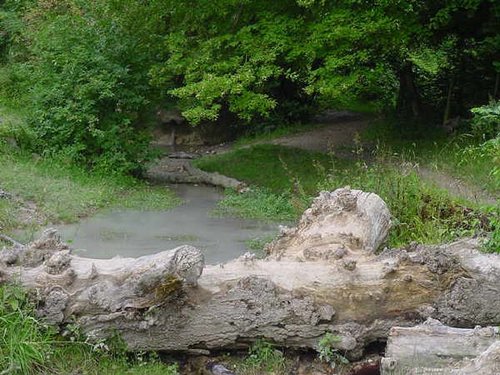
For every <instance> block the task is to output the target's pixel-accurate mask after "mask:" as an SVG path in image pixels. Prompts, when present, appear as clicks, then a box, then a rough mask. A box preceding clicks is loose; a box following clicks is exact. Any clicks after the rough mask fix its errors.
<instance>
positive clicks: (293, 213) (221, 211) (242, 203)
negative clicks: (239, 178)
mask: <svg viewBox="0 0 500 375" xmlns="http://www.w3.org/2000/svg"><path fill="white" fill-rule="evenodd" d="M303 206H304V205H303V204H301V205H300V206H297V205H295V206H294V204H293V200H292V199H291V195H290V194H289V193H287V192H284V193H273V192H271V191H269V190H267V189H264V188H258V187H252V188H251V190H250V191H248V192H246V193H244V194H240V193H238V192H236V191H234V190H227V191H226V192H225V196H224V199H223V200H222V201H220V202H219V203H218V206H217V209H216V210H215V214H216V215H220V216H227V215H234V216H239V217H243V218H248V219H257V220H263V221H281V222H283V221H293V220H295V219H296V218H297V216H298V215H299V214H300V213H301V212H300V211H301V208H303Z"/></svg>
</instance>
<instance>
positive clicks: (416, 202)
mask: <svg viewBox="0 0 500 375" xmlns="http://www.w3.org/2000/svg"><path fill="white" fill-rule="evenodd" d="M198 166H200V167H201V168H202V169H205V170H209V171H217V172H219V173H222V174H225V175H228V176H231V177H235V178H237V179H240V180H243V181H245V182H247V183H249V184H250V185H251V189H250V192H247V193H243V194H240V193H236V192H234V191H229V192H228V193H227V194H226V198H225V199H224V200H223V201H222V202H221V203H220V204H219V210H222V211H223V212H224V213H235V214H237V215H239V216H243V217H249V218H257V219H265V220H276V221H282V222H283V221H292V220H295V219H297V218H298V217H299V215H300V214H301V213H302V212H303V211H304V209H305V208H307V207H308V205H309V204H310V202H311V199H312V198H313V197H314V196H315V195H316V194H317V193H318V192H319V191H320V190H335V189H337V188H340V187H344V186H351V187H352V188H356V189H360V190H364V191H369V192H374V193H377V194H378V195H380V196H381V197H382V199H384V200H385V201H386V202H387V204H388V206H389V209H390V210H391V213H392V215H393V216H394V220H393V221H394V226H393V229H392V230H391V232H390V238H389V245H390V246H394V247H399V246H404V245H406V244H408V243H410V242H412V241H417V242H421V243H440V242H446V241H450V240H453V239H456V238H458V237H462V236H470V235H477V234H480V233H484V232H486V231H492V230H494V229H495V228H494V225H493V224H492V223H493V214H492V213H488V212H487V209H483V208H479V207H477V206H475V205H474V204H472V203H469V202H466V201H463V200H460V199H457V198H453V197H451V196H450V194H449V193H448V192H446V191H444V190H440V189H438V188H435V187H433V186H430V185H429V184H428V183H426V182H425V181H423V180H422V179H421V178H420V177H419V175H418V174H417V173H416V170H415V167H414V164H412V163H411V162H408V161H407V159H406V156H402V155H401V154H398V153H396V154H394V153H389V152H386V151H380V152H379V154H377V155H375V157H374V160H372V161H371V163H370V164H366V163H365V162H364V161H363V160H339V159H336V158H334V157H331V156H328V155H325V154H319V153H311V152H308V151H303V150H297V149H290V148H286V147H281V146H273V145H259V146H254V147H251V148H246V149H239V150H236V151H233V152H230V153H226V154H222V155H218V156H215V157H209V158H205V159H201V160H199V161H198Z"/></svg>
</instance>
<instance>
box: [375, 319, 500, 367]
mask: <svg viewBox="0 0 500 375" xmlns="http://www.w3.org/2000/svg"><path fill="white" fill-rule="evenodd" d="M494 358H496V360H492V359H494ZM472 370H474V371H475V372H469V371H472ZM469 373H471V374H472V373H474V374H483V375H496V374H500V334H499V329H498V327H485V328H480V327H476V328H474V329H464V328H452V327H448V326H445V325H443V324H441V322H439V321H437V320H434V319H429V320H428V321H426V322H425V323H424V324H421V325H418V326H416V327H411V328H410V327H394V328H392V329H391V330H390V333H389V340H388V343H387V349H386V354H385V358H384V359H382V375H392V374H450V375H451V374H469Z"/></svg>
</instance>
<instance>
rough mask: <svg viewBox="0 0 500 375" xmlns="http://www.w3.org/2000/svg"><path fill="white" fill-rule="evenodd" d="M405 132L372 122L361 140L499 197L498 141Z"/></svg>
mask: <svg viewBox="0 0 500 375" xmlns="http://www.w3.org/2000/svg"><path fill="white" fill-rule="evenodd" d="M463 126H466V125H463ZM409 128H410V129H409V130H408V129H406V128H405V127H404V126H400V125H398V123H397V122H395V121H394V120H380V121H375V122H373V123H372V124H371V126H370V127H369V128H368V129H367V130H366V131H365V132H364V133H363V134H362V138H363V140H364V141H367V142H371V143H372V144H378V145H379V148H383V149H386V152H389V150H390V153H392V154H398V155H399V157H400V158H401V159H404V160H406V161H411V162H414V163H419V164H420V165H421V166H426V167H428V168H430V169H432V170H434V171H442V172H444V173H447V174H450V175H452V176H454V177H457V178H460V179H462V180H464V181H466V182H467V183H469V184H471V185H473V186H477V187H480V188H481V189H484V190H485V191H487V192H488V193H489V194H491V195H493V196H497V197H498V196H500V138H498V137H497V138H496V139H492V140H490V141H488V142H484V141H483V140H482V139H481V137H478V136H474V135H473V134H472V133H470V132H467V131H466V130H461V133H458V134H455V135H453V136H451V137H449V136H446V134H445V133H444V131H443V130H442V129H440V128H439V127H437V128H436V127H435V126H434V127H429V126H424V125H420V126H415V127H414V128H411V127H409Z"/></svg>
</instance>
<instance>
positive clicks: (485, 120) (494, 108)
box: [471, 101, 500, 140]
mask: <svg viewBox="0 0 500 375" xmlns="http://www.w3.org/2000/svg"><path fill="white" fill-rule="evenodd" d="M471 112H472V114H473V115H474V117H473V118H472V122H471V126H472V132H473V134H474V135H476V136H477V137H478V138H480V139H483V140H488V139H492V138H498V137H499V135H500V101H496V102H494V101H492V102H491V103H490V104H488V105H483V106H481V107H476V108H472V109H471Z"/></svg>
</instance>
